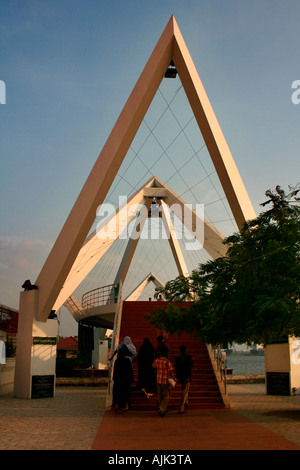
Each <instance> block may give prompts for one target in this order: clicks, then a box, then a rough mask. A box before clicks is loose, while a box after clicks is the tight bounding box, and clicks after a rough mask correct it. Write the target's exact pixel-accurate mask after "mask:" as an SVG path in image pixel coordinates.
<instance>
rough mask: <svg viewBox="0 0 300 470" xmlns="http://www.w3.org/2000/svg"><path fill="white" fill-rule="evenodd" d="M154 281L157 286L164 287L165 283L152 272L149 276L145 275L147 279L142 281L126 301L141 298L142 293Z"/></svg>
mask: <svg viewBox="0 0 300 470" xmlns="http://www.w3.org/2000/svg"><path fill="white" fill-rule="evenodd" d="M150 282H152V283H153V284H154V286H155V287H162V288H164V286H165V285H164V284H163V283H162V282H161V281H160V280H159V279H158V278H157V277H156V276H155V275H154V274H153V273H150V274H148V276H146V277H145V279H143V280H142V282H140V284H139V285H138V286H137V287H136V288H135V289H134V290H133V291H132V292H131V293H130V294H129V295H128V296H127V297H126V299H125V301H130V302H133V301H136V300H138V299H139V297H140V296H141V295H142V293H143V291H144V290H145V289H146V287H147V286H148V285H149V284H150Z"/></svg>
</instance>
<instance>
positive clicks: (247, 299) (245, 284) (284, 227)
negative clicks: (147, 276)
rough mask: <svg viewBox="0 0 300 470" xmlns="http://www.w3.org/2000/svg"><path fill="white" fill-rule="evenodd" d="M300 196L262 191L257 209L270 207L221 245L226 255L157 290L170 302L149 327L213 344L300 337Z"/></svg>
mask: <svg viewBox="0 0 300 470" xmlns="http://www.w3.org/2000/svg"><path fill="white" fill-rule="evenodd" d="M299 191H300V190H299V189H292V190H291V188H290V192H289V194H286V193H285V191H283V190H282V189H281V187H280V186H277V187H276V190H275V191H274V192H272V191H270V190H269V191H267V192H266V196H268V200H267V201H266V202H264V203H263V204H261V205H262V206H263V207H266V206H271V207H269V208H267V210H265V211H264V212H262V213H261V214H260V215H259V216H258V217H257V218H256V219H253V220H251V221H248V222H246V223H245V224H244V226H243V228H242V230H241V231H240V232H239V233H235V234H233V235H231V236H229V237H228V238H227V239H226V240H225V241H224V243H225V245H226V246H227V253H226V256H224V257H221V258H218V259H216V260H212V261H209V262H207V263H205V264H202V265H200V266H199V268H198V269H196V270H194V271H193V272H192V273H191V275H190V277H188V278H185V277H183V276H179V277H177V278H176V279H175V280H172V281H169V282H167V283H166V285H165V288H164V289H161V288H160V289H157V290H156V294H155V296H156V297H157V296H158V295H159V294H162V295H163V296H164V298H165V299H166V300H167V301H168V302H169V304H168V305H167V308H166V309H159V310H156V311H155V312H153V313H152V314H151V315H150V319H151V322H152V323H154V324H155V325H156V326H158V327H160V328H164V329H165V330H167V331H168V332H170V333H174V332H179V333H180V332H182V331H188V332H194V333H195V334H196V335H198V336H200V337H201V338H202V339H203V340H204V341H206V342H207V343H211V344H218V343H221V344H222V343H223V344H224V343H225V344H226V343H233V342H236V343H248V344H250V343H263V344H267V343H270V342H271V341H275V340H276V339H277V338H279V337H282V336H288V335H291V336H299V335H300V302H299V299H300V268H299V257H300V255H299V253H300V250H299V247H300V207H299V198H298V197H297V193H298V192H299ZM171 302H172V303H171ZM174 302H177V304H176V303H174Z"/></svg>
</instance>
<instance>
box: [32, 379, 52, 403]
mask: <svg viewBox="0 0 300 470" xmlns="http://www.w3.org/2000/svg"><path fill="white" fill-rule="evenodd" d="M52 397H54V375H33V376H32V381H31V398H52Z"/></svg>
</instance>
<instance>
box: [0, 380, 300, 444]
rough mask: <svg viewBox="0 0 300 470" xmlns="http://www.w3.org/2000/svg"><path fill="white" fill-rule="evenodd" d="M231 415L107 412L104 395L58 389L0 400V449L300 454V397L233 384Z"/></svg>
mask: <svg viewBox="0 0 300 470" xmlns="http://www.w3.org/2000/svg"><path fill="white" fill-rule="evenodd" d="M228 394H229V397H230V402H231V409H230V410H203V411H201V410H190V411H189V412H188V413H187V414H185V415H178V414H177V413H175V412H172V413H169V414H167V415H166V416H165V417H164V418H163V419H162V418H160V417H159V416H158V415H157V414H156V413H152V412H145V413H134V412H128V413H125V414H123V415H116V414H115V413H113V412H111V411H105V397H106V389H105V388H95V387H82V388H80V387H74V388H73V387H57V389H56V397H55V398H54V399H53V398H49V399H48V398H46V399H40V400H25V399H17V398H13V397H12V396H11V395H8V396H4V397H0V450H23V449H26V450H90V449H94V450H96V449H99V450H104V449H105V450H123V449H126V450H131V449H133V450H147V449H151V450H156V451H157V450H201V449H205V450H211V449H219V450H222V449H228V450H236V449H243V450H247V449H250V450H259V449H268V450H275V449H277V450H300V395H298V396H289V397H285V396H270V395H268V396H267V395H265V388H264V384H249V385H245V384H241V385H237V384H236V385H229V386H228Z"/></svg>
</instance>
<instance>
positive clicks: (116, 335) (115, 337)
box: [107, 282, 123, 406]
mask: <svg viewBox="0 0 300 470" xmlns="http://www.w3.org/2000/svg"><path fill="white" fill-rule="evenodd" d="M122 305H123V301H122V283H121V282H120V284H119V285H118V296H117V308H116V313H115V318H114V328H113V332H112V340H111V347H110V358H109V364H108V393H107V402H108V406H109V405H110V404H111V401H112V377H113V369H114V361H115V358H114V359H113V360H112V355H113V353H114V351H115V350H116V348H117V347H118V345H119V340H120V327H121V319H122Z"/></svg>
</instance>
